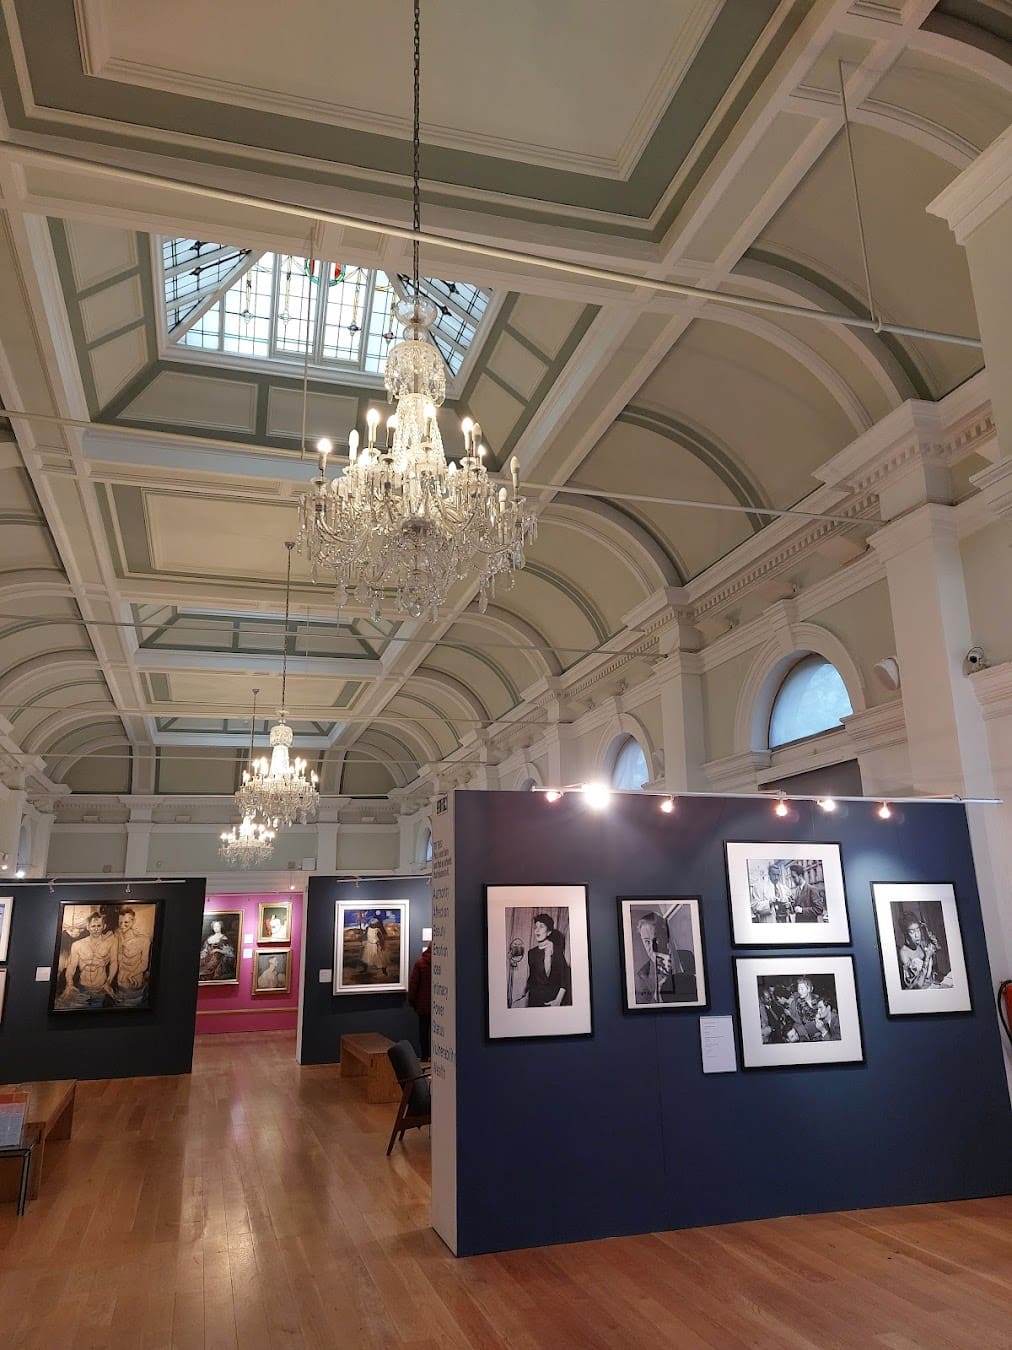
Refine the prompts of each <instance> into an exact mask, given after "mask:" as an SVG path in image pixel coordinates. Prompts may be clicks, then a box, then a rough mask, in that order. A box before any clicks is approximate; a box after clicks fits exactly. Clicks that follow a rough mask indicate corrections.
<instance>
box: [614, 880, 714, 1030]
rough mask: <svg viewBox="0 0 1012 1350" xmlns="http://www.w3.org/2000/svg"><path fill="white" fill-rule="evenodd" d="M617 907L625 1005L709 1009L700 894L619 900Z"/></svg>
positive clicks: (632, 1009)
mask: <svg viewBox="0 0 1012 1350" xmlns="http://www.w3.org/2000/svg"><path fill="white" fill-rule="evenodd" d="M618 905H619V921H620V924H621V929H622V957H623V962H622V964H623V970H624V972H625V1006H626V1008H627V1009H628V1010H629V1011H630V1012H640V1011H643V1010H648V1009H651V1008H653V1009H658V1008H665V1009H669V1010H672V1011H677V1010H678V1009H679V1008H705V1007H706V1006H707V992H706V967H705V963H704V961H703V933H702V926H701V920H700V902H699V898H698V896H680V897H667V898H661V897H656V898H653V897H643V898H640V899H635V900H629V899H620V900H619V902H618Z"/></svg>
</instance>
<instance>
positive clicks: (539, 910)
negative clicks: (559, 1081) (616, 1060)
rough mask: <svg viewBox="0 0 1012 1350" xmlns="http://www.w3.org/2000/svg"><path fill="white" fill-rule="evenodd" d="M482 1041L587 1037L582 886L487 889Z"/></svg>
mask: <svg viewBox="0 0 1012 1350" xmlns="http://www.w3.org/2000/svg"><path fill="white" fill-rule="evenodd" d="M485 916H486V942H487V961H488V1034H489V1037H490V1039H492V1040H502V1039H506V1038H509V1037H518V1036H589V1035H590V1033H591V1030H592V1026H591V1010H590V942H589V937H588V930H587V888H586V886H486V887H485Z"/></svg>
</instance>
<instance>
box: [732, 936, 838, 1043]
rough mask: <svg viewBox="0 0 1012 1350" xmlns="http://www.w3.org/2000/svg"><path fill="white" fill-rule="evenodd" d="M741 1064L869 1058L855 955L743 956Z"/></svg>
mask: <svg viewBox="0 0 1012 1350" xmlns="http://www.w3.org/2000/svg"><path fill="white" fill-rule="evenodd" d="M734 974H735V992H736V994H737V996H738V1021H739V1027H740V1033H741V1049H742V1067H743V1068H746V1069H774V1068H784V1067H786V1066H790V1065H798V1064H810V1065H814V1064H849V1063H861V1062H862V1061H863V1060H864V1049H863V1047H862V1044H861V1019H860V1016H859V1014H858V1007H857V986H856V984H855V981H854V958H853V957H852V956H739V957H736V958H735V963H734Z"/></svg>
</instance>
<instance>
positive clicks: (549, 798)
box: [545, 788, 562, 802]
mask: <svg viewBox="0 0 1012 1350" xmlns="http://www.w3.org/2000/svg"><path fill="white" fill-rule="evenodd" d="M561 796H562V793H561V792H559V791H558V789H557V788H549V789H548V791H547V792H546V793H545V801H546V802H557V801H558V800H559V798H560V797H561Z"/></svg>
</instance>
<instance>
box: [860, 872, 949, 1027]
mask: <svg viewBox="0 0 1012 1350" xmlns="http://www.w3.org/2000/svg"><path fill="white" fill-rule="evenodd" d="M871 891H872V895H873V896H874V900H875V922H876V923H877V925H878V945H879V955H880V956H881V958H882V980H883V983H884V985H885V995H886V1010H887V1011H888V1013H889V1016H890V1017H908V1016H910V1015H911V1014H914V1013H965V1012H972V1011H973V1004H972V1002H971V999H970V983H969V980H968V978H967V974H966V955H965V953H964V951H963V935H962V933H961V931H960V927H959V912H958V910H957V908H956V892H955V890H954V889H953V887H952V885H951V884H950V883H949V882H927V881H874V882H872V887H871Z"/></svg>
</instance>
